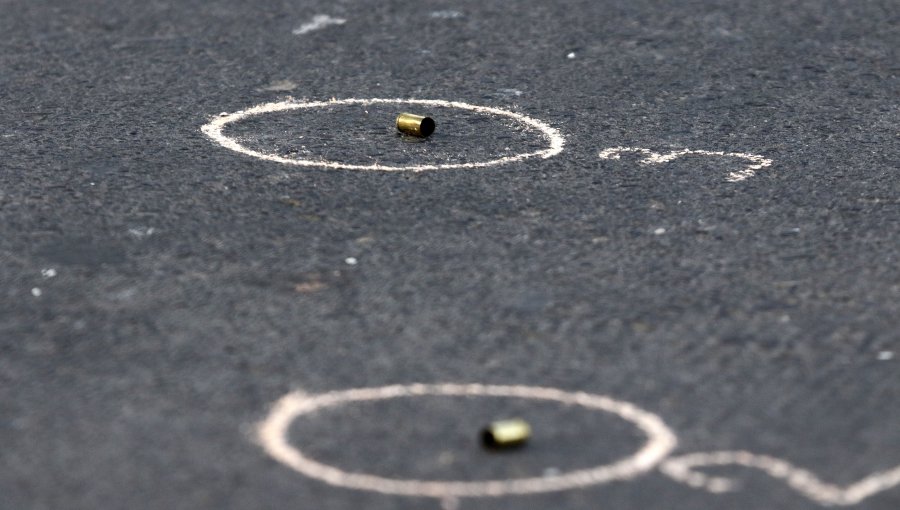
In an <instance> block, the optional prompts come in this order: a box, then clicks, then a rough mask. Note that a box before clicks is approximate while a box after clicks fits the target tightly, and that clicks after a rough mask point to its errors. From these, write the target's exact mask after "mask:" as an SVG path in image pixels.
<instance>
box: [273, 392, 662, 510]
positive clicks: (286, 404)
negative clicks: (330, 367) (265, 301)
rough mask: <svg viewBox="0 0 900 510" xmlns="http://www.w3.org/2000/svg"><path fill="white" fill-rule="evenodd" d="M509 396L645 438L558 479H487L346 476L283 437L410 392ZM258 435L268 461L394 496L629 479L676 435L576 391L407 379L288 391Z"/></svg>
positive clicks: (614, 403)
mask: <svg viewBox="0 0 900 510" xmlns="http://www.w3.org/2000/svg"><path fill="white" fill-rule="evenodd" d="M434 396H451V397H512V398H523V399H534V400H548V401H554V402H560V403H563V404H567V405H575V406H580V407H584V408H586V409H590V410H595V411H602V412H606V413H610V414H613V415H615V416H618V417H619V418H621V419H623V420H625V421H627V422H629V423H631V424H633V425H634V426H635V427H636V428H637V429H638V430H640V431H641V432H643V433H644V435H646V436H647V442H646V443H645V444H644V445H643V446H642V447H641V448H640V449H639V450H637V451H636V452H635V453H633V454H632V455H630V456H628V457H625V458H623V459H620V460H618V461H615V462H613V463H611V464H606V465H602V466H597V467H592V468H587V469H580V470H575V471H568V472H563V473H561V474H559V475H557V476H545V477H534V478H515V479H505V480H485V481H429V480H414V479H399V478H387V477H382V476H375V475H370V474H366V473H352V472H348V471H344V470H342V469H339V468H337V467H334V466H330V465H327V464H323V463H321V462H318V461H316V460H314V459H311V458H309V457H307V456H306V455H304V453H303V452H302V451H301V450H300V449H299V448H297V447H295V446H293V445H292V444H290V442H289V440H288V435H289V429H290V425H291V423H292V422H293V421H294V420H295V419H297V418H298V417H300V416H304V415H309V414H312V413H314V412H316V411H318V410H321V409H326V408H333V407H338V406H345V405H350V404H353V403H358V402H368V401H380V400H388V399H395V398H404V397H405V398H410V397H434ZM257 432H258V440H259V442H260V444H261V445H262V447H263V449H265V451H266V452H267V453H268V454H269V455H271V456H272V457H273V458H274V459H276V460H277V461H279V462H281V463H282V464H284V465H286V466H288V467H290V468H292V469H294V470H295V471H298V472H300V473H302V474H304V475H306V476H308V477H310V478H314V479H316V480H320V481H322V482H325V483H327V484H330V485H333V486H337V487H344V488H349V489H357V490H364V491H372V492H378V493H382V494H391V495H400V496H418V497H431V498H439V499H446V498H476V497H496V496H505V495H521V494H536V493H541V492H555V491H563V490H569V489H577V488H585V487H589V486H593V485H598V484H603V483H608V482H612V481H615V480H628V479H631V478H635V477H637V476H639V475H641V474H643V473H646V472H647V471H650V470H651V469H654V468H655V467H656V466H657V465H658V464H659V463H660V462H661V461H662V460H663V459H664V458H665V457H666V456H667V455H668V454H669V453H670V452H671V451H672V450H673V449H674V448H675V446H676V445H677V442H678V441H677V439H676V437H675V434H674V433H673V432H672V431H671V430H670V429H669V428H668V427H667V426H666V424H665V423H664V422H663V420H662V419H661V418H660V417H659V416H657V415H655V414H653V413H650V412H648V411H645V410H643V409H641V408H639V407H637V406H635V405H634V404H631V403H629V402H623V401H621V400H615V399H613V398H610V397H607V396H603V395H594V394H589V393H581V392H567V391H562V390H558V389H554V388H541V387H536V386H495V385H483V384H409V385H394V386H383V387H377V388H360V389H352V390H345V391H333V392H329V393H322V394H318V395H309V394H306V393H303V392H293V393H289V394H287V395H285V396H284V397H282V398H281V399H279V400H278V401H277V402H276V403H275V405H274V406H273V408H272V411H271V412H270V413H269V416H268V417H267V418H266V419H265V420H264V421H263V422H262V423H260V424H259V428H258V429H257Z"/></svg>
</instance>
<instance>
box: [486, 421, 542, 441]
mask: <svg viewBox="0 0 900 510" xmlns="http://www.w3.org/2000/svg"><path fill="white" fill-rule="evenodd" d="M530 437H531V426H530V425H528V422H526V421H525V420H520V419H514V420H501V421H495V422H493V423H491V424H490V425H488V426H487V427H485V428H484V429H483V430H482V431H481V442H482V443H483V444H484V446H486V447H488V448H512V447H516V446H522V445H523V444H525V443H526V442H527V441H528V438H530Z"/></svg>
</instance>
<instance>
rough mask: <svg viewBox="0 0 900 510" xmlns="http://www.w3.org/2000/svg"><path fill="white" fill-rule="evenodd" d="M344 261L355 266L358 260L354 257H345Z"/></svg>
mask: <svg viewBox="0 0 900 510" xmlns="http://www.w3.org/2000/svg"><path fill="white" fill-rule="evenodd" d="M344 262H346V263H347V265H350V266H355V265H356V264H357V263H358V262H359V261H358V260H356V257H347V258H345V259H344Z"/></svg>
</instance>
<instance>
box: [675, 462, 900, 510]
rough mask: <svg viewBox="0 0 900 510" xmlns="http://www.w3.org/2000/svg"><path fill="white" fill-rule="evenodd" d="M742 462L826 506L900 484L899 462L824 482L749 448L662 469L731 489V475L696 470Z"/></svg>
mask: <svg viewBox="0 0 900 510" xmlns="http://www.w3.org/2000/svg"><path fill="white" fill-rule="evenodd" d="M715 466H743V467H748V468H752V469H757V470H759V471H762V472H763V473H766V474H767V475H769V476H771V477H772V478H775V479H777V480H781V481H783V482H785V483H786V484H787V485H788V486H789V487H790V488H792V489H794V490H795V491H797V492H798V493H800V494H802V495H803V496H805V497H806V498H809V499H811V500H813V501H815V502H816V503H819V504H821V505H824V506H850V505H855V504H858V503H860V502H862V501H863V500H865V499H867V498H869V497H871V496H874V495H875V494H878V493H880V492H884V491H886V490H889V489H892V488H894V487H897V486H900V466H897V467H895V468H893V469H888V470H886V471H881V472H878V473H873V474H871V475H869V476H867V477H865V478H863V479H862V480H859V481H857V482H855V483H852V484H850V485H846V486H839V485H834V484H830V483H826V482H823V481H822V480H821V479H819V477H817V476H816V475H815V474H813V473H812V472H810V471H808V470H806V469H802V468H799V467H797V466H795V465H793V464H791V463H790V462H788V461H786V460H782V459H779V458H776V457H772V456H770V455H760V454H756V453H752V452H746V451H718V452H702V453H692V454H688V455H682V456H680V457H673V458H670V459H668V460H666V461H665V462H664V463H663V464H662V465H661V466H660V471H662V472H663V473H664V474H665V475H667V476H669V477H670V478H672V479H673V480H676V481H678V482H681V483H684V484H686V485H689V486H691V487H695V488H698V489H703V490H706V491H709V492H712V493H721V492H728V491H732V490H734V489H735V487H736V482H735V481H734V480H733V479H731V478H724V477H717V476H709V475H706V474H704V473H701V472H699V471H697V468H701V467H715Z"/></svg>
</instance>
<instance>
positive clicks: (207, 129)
mask: <svg viewBox="0 0 900 510" xmlns="http://www.w3.org/2000/svg"><path fill="white" fill-rule="evenodd" d="M375 104H409V105H418V106H432V107H444V108H459V109H463V110H469V111H473V112H476V113H482V114H486V115H492V116H500V117H506V118H509V119H512V120H514V121H516V122H518V123H520V124H522V125H524V126H527V127H529V128H533V129H536V130H537V131H538V132H539V133H540V134H541V136H542V137H543V138H544V139H545V141H546V142H547V147H546V148H544V149H541V150H537V151H532V152H525V153H521V154H514V155H511V156H503V157H499V158H495V159H490V160H486V161H473V162H468V163H446V164H434V165H428V164H414V165H382V164H378V163H376V164H371V165H357V164H349V163H341V162H339V161H328V160H316V159H293V158H285V157H282V156H279V155H277V154H266V153H264V152H260V151H257V150H254V149H251V148H249V147H245V146H244V145H242V144H241V143H240V142H239V141H238V140H236V139H235V138H233V137H229V136H228V135H226V134H225V133H224V129H225V127H226V126H227V125H229V124H231V123H233V122H238V121H240V120H243V119H246V118H249V117H254V116H259V115H264V114H267V113H274V112H283V111H288V110H298V109H313V108H325V107H329V106H339V105H362V106H367V105H375ZM201 131H203V133H204V134H206V136H208V137H209V138H211V139H212V140H213V141H215V142H216V143H218V144H219V145H221V146H223V147H225V148H227V149H230V150H233V151H235V152H239V153H241V154H245V155H247V156H252V157H254V158H258V159H262V160H265V161H274V162H277V163H283V164H285V165H295V166H305V167H321V168H332V169H344V170H377V171H411V172H422V171H426V170H448V169H455V168H484V167H491V166H498V165H505V164H509V163H514V162H517V161H522V160H525V159H529V158H550V157H553V156H555V155H557V154H559V153H560V152H562V150H563V146H564V145H565V138H564V137H563V135H562V133H560V132H559V130H557V129H556V128H554V127H552V126H550V125H549V124H547V123H545V122H543V121H540V120H537V119H535V118H532V117H529V116H527V115H524V114H521V113H516V112H512V111H509V110H504V109H502V108H495V107H491V106H478V105H473V104H468V103H463V102H459V101H445V100H442V99H381V98H370V99H353V98H350V99H338V100H331V101H294V100H287V101H278V102H274V103H264V104H261V105H257V106H254V107H252V108H248V109H246V110H241V111H237V112H234V113H223V114H221V115H219V116H218V117H216V118H214V119H212V120H211V121H210V122H209V123H207V124H205V125H204V126H203V127H202V128H201Z"/></svg>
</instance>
